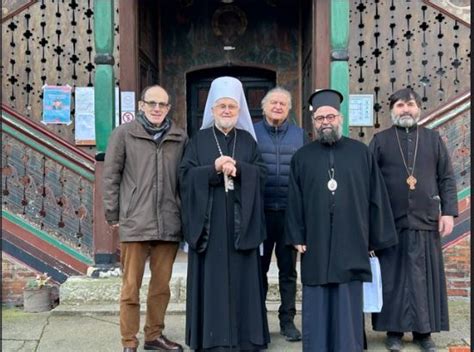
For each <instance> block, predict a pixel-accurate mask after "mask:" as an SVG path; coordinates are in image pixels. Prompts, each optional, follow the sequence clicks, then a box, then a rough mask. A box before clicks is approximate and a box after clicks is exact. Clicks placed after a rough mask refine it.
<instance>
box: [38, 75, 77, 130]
mask: <svg viewBox="0 0 474 352" xmlns="http://www.w3.org/2000/svg"><path fill="white" fill-rule="evenodd" d="M71 91H72V88H71V86H69V85H67V84H66V85H64V86H49V85H44V86H43V119H42V120H41V122H42V123H44V124H45V125H49V124H55V125H70V124H71V123H72V121H71Z"/></svg>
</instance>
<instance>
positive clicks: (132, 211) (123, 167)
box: [103, 85, 187, 352]
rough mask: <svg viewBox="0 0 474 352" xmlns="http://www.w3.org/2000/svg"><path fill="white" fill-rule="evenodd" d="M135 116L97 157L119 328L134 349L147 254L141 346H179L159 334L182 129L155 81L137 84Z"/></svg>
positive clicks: (129, 351) (176, 214) (172, 246)
mask: <svg viewBox="0 0 474 352" xmlns="http://www.w3.org/2000/svg"><path fill="white" fill-rule="evenodd" d="M138 104H139V112H138V113H137V119H136V120H135V121H133V122H130V123H127V124H123V125H121V126H119V127H117V128H116V129H115V130H114V131H113V133H112V135H111V137H110V140H109V144H108V147H107V152H106V156H105V164H104V180H103V182H104V208H105V217H106V219H107V222H108V223H109V224H110V225H111V226H113V227H118V229H119V234H120V242H121V258H120V259H121V260H120V261H121V264H122V271H123V279H122V290H121V295H120V332H121V335H122V345H123V347H124V349H123V351H124V352H135V351H137V347H138V339H137V337H136V334H137V333H138V330H139V324H140V300H139V292H140V287H141V284H142V279H143V272H144V269H145V263H146V261H147V259H148V258H149V261H150V271H151V278H150V285H149V289H148V298H147V311H146V323H145V328H144V332H145V344H144V348H145V350H161V351H167V350H171V351H182V347H181V345H179V344H177V343H175V342H173V341H170V340H168V339H167V338H166V337H165V336H164V335H163V334H162V331H163V329H164V326H165V325H164V317H165V312H166V308H167V306H168V302H169V299H170V289H169V281H170V278H171V272H172V268H173V262H174V259H175V257H176V253H177V250H178V245H179V241H181V239H182V234H181V220H180V208H181V204H180V199H179V196H178V188H177V182H178V177H177V170H178V164H179V162H180V161H181V157H182V154H183V149H184V145H185V143H186V141H187V136H186V132H185V131H184V130H183V129H182V128H179V127H178V126H176V125H175V124H174V123H173V122H172V121H171V119H170V118H169V117H167V115H168V112H169V110H170V107H171V105H170V104H169V96H168V94H167V93H166V91H165V90H164V89H163V88H162V87H160V86H158V85H154V86H150V87H147V88H145V89H144V90H143V92H142V95H141V99H140V101H139V103H138Z"/></svg>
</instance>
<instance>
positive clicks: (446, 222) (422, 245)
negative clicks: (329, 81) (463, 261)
mask: <svg viewBox="0 0 474 352" xmlns="http://www.w3.org/2000/svg"><path fill="white" fill-rule="evenodd" d="M389 102H390V112H391V117H392V122H393V126H392V127H391V128H389V129H387V130H385V131H382V132H379V133H377V134H375V136H374V138H373V139H372V141H371V143H370V146H369V147H370V149H371V150H372V151H373V153H374V155H375V158H376V160H377V163H378V165H379V166H380V169H381V171H382V174H383V177H384V180H385V184H386V186H387V190H388V192H389V194H390V201H391V206H392V212H393V216H394V219H395V225H396V228H397V231H398V234H399V244H398V245H397V246H395V247H391V248H388V249H386V250H383V251H380V252H378V256H379V259H380V266H381V270H382V283H383V300H384V304H383V308H382V311H381V312H380V313H378V314H373V316H372V324H373V328H374V330H377V331H387V340H386V346H387V348H388V349H390V350H393V351H399V350H401V349H402V348H403V345H402V337H403V333H404V332H412V333H413V340H414V342H416V343H418V344H419V345H420V346H421V347H422V349H423V350H424V351H436V346H435V343H434V341H433V340H432V338H431V332H439V331H441V330H448V329H449V321H448V320H449V316H448V302H447V293H446V278H445V272H444V264H443V255H442V249H441V236H445V235H449V234H450V233H451V232H452V230H453V217H454V216H457V214H458V207H457V204H458V203H457V192H456V182H455V177H454V173H453V169H452V166H451V162H450V159H449V154H448V151H447V149H446V146H445V145H444V142H443V140H442V139H441V137H440V135H439V133H438V132H436V131H432V130H430V129H427V128H424V127H421V126H419V125H418V121H419V119H420V112H421V98H420V96H419V95H418V94H417V93H416V92H414V91H413V90H412V89H410V88H405V89H401V90H399V91H397V92H395V93H394V94H392V95H391V96H390V97H389Z"/></svg>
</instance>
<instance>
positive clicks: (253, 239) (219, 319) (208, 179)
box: [180, 127, 270, 351]
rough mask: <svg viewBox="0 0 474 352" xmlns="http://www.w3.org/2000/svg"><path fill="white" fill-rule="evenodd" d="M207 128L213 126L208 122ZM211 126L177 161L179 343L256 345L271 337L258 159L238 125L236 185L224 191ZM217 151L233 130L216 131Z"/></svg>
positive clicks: (228, 147) (227, 149) (227, 151)
mask: <svg viewBox="0 0 474 352" xmlns="http://www.w3.org/2000/svg"><path fill="white" fill-rule="evenodd" d="M212 128H214V127H212ZM212 128H209V129H205V130H201V131H199V132H198V133H197V134H196V135H195V136H194V137H193V138H192V140H191V141H190V143H189V145H188V146H187V148H186V151H185V154H184V157H183V161H182V163H181V165H180V185H181V196H182V202H183V204H182V208H183V212H182V214H183V227H184V238H185V240H186V241H187V242H188V244H189V247H190V249H189V257H188V274H187V299H186V344H187V345H189V346H190V348H191V349H219V350H221V349H225V348H228V347H230V346H232V347H233V349H234V350H236V351H238V350H258V349H264V348H266V346H267V344H268V343H269V342H270V335H269V331H268V323H267V317H266V312H265V305H264V303H265V302H264V295H263V284H262V281H261V268H260V258H259V251H258V246H259V244H260V243H262V242H263V240H264V239H265V222H264V213H263V197H262V196H263V186H264V180H265V170H266V169H265V165H264V163H263V162H262V160H261V157H260V154H259V152H258V149H257V145H256V143H255V141H254V140H253V138H252V136H251V135H250V134H249V133H247V132H246V131H242V130H236V131H237V136H236V138H237V140H236V146H235V155H234V159H235V160H237V177H236V178H235V181H234V183H235V190H234V191H229V192H228V193H227V194H226V192H225V190H224V181H223V176H222V174H217V173H216V171H215V169H214V161H215V159H217V158H218V157H219V151H218V148H217V145H216V141H215V138H214V136H213V132H212ZM215 131H216V135H217V138H218V140H219V144H220V146H221V149H222V152H223V153H224V155H229V156H230V155H232V150H233V143H234V138H235V137H234V132H233V131H231V132H230V133H229V134H228V135H227V136H224V134H223V133H221V132H220V131H219V130H217V129H216V130H215Z"/></svg>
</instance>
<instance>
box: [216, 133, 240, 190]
mask: <svg viewBox="0 0 474 352" xmlns="http://www.w3.org/2000/svg"><path fill="white" fill-rule="evenodd" d="M216 128H217V127H216V126H212V133H213V134H214V139H215V140H216V144H217V149H219V154H220V155H221V156H223V155H224V153H222V148H221V145H220V144H219V140H218V139H217V135H216V130H215V129H216ZM236 141H237V131H236V128H234V145H233V147H232V159H234V155H235V143H236ZM224 189H225V192H226V194H227V193H228V192H229V191H233V190H234V180H233V178H232V176H228V175H226V174H224Z"/></svg>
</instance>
